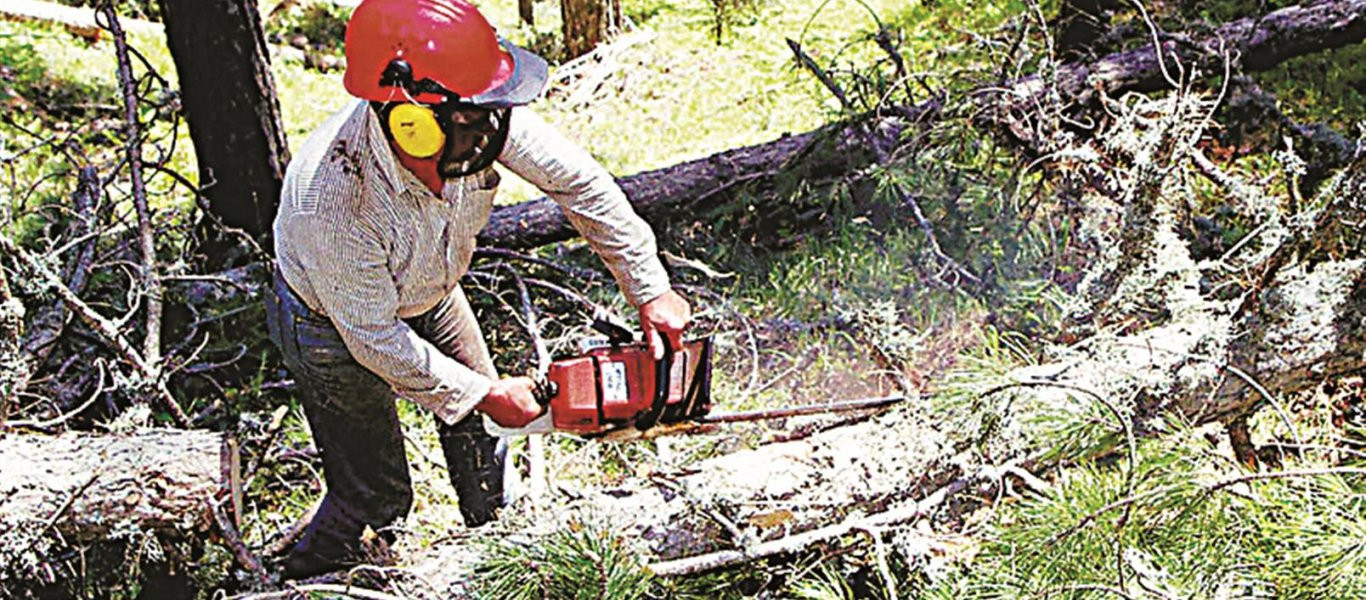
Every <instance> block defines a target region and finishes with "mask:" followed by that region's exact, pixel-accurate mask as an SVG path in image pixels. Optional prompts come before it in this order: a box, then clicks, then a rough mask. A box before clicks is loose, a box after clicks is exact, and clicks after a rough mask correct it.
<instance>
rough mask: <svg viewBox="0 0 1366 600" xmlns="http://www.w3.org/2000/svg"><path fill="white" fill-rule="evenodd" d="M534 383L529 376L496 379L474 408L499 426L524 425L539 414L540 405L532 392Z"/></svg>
mask: <svg viewBox="0 0 1366 600" xmlns="http://www.w3.org/2000/svg"><path fill="white" fill-rule="evenodd" d="M534 388H535V383H534V382H533V381H532V379H531V378H530V377H509V378H507V379H498V380H496V381H494V382H493V385H492V386H490V387H489V393H488V394H487V395H485V396H484V400H483V401H482V402H480V403H479V404H478V405H477V406H475V407H474V408H475V409H476V410H478V411H480V412H482V413H484V414H486V415H488V416H489V418H491V419H493V422H494V423H497V424H498V425H499V426H501V427H507V428H509V429H517V428H519V427H525V426H526V424H527V423H530V422H532V421H534V420H535V419H536V417H539V416H541V405H540V404H539V403H537V402H536V396H535V394H533V393H532V390H533V389H534Z"/></svg>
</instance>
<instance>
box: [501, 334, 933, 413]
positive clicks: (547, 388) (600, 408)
mask: <svg viewBox="0 0 1366 600" xmlns="http://www.w3.org/2000/svg"><path fill="white" fill-rule="evenodd" d="M593 327H594V329H596V330H598V331H599V332H600V333H603V334H605V335H606V337H605V339H604V338H590V339H586V340H584V341H583V342H581V343H580V349H579V350H580V351H579V353H578V354H576V355H572V356H565V357H561V358H558V359H555V360H553V361H551V363H550V366H549V368H548V369H547V370H546V372H545V373H544V374H542V375H540V376H538V377H536V386H535V391H534V395H535V396H536V400H537V402H539V403H540V404H541V407H542V413H541V416H539V417H537V418H536V419H535V420H533V421H532V422H531V423H530V424H528V425H526V426H525V427H522V428H518V429H508V428H502V427H498V426H497V425H495V424H493V423H492V422H491V421H486V424H487V426H488V428H489V430H490V431H491V432H492V433H494V434H497V435H504V436H506V435H524V434H530V433H549V432H552V431H559V432H566V433H571V434H575V435H579V436H582V437H587V438H599V437H601V438H608V439H627V438H631V437H637V436H634V435H632V434H636V433H640V432H647V431H651V430H654V429H658V430H661V431H669V430H671V429H675V430H676V429H680V426H681V428H682V429H689V428H691V427H689V426H702V425H708V424H714V423H734V422H743V421H759V420H765V419H776V418H781V417H791V416H797V415H808V414H819V413H832V412H844V411H851V410H860V409H874V408H880V407H884V406H889V405H892V404H896V403H898V402H902V401H904V400H906V397H905V396H885V397H879V398H864V399H859V400H845V401H840V402H828V403H822V404H812V405H803V406H791V407H783V408H777V409H766V410H755V411H745V412H732V413H718V414H714V413H712V412H711V408H712V400H711V359H712V354H713V343H712V338H711V336H710V335H707V336H701V337H695V338H691V339H685V340H683V343H682V345H681V347H679V348H673V347H670V345H669V343H668V342H667V341H665V342H664V344H665V351H664V353H663V357H662V358H661V359H659V360H657V361H656V360H655V359H654V357H653V355H652V353H651V351H650V348H649V346H648V345H647V344H645V343H643V342H641V341H639V340H637V339H636V338H635V335H634V334H633V333H632V332H631V331H630V330H628V329H626V328H625V327H623V326H620V325H617V324H614V323H612V322H609V321H605V320H601V319H599V320H597V321H595V322H594V324H593ZM646 437H653V436H646Z"/></svg>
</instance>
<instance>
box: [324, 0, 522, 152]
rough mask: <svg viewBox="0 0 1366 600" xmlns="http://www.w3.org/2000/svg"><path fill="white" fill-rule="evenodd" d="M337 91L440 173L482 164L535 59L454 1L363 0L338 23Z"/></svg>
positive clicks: (498, 142)
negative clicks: (341, 49) (342, 62)
mask: <svg viewBox="0 0 1366 600" xmlns="http://www.w3.org/2000/svg"><path fill="white" fill-rule="evenodd" d="M346 65H347V66H346V76H345V78H344V81H345V84H346V90H347V91H348V92H350V93H351V95H353V96H356V97H358V98H364V99H366V100H369V101H370V102H371V104H372V106H374V107H375V109H376V113H377V114H378V115H379V117H380V123H381V124H382V126H383V127H384V129H385V133H386V135H388V136H390V139H392V140H393V141H394V142H395V145H397V146H398V147H399V149H400V151H402V152H405V153H407V154H408V155H409V156H411V157H413V158H416V159H432V160H436V161H437V163H438V171H439V172H440V174H441V176H442V177H443V178H450V177H457V176H460V175H464V174H468V173H472V172H474V171H478V170H481V169H483V168H486V167H488V166H489V165H490V164H492V163H493V161H494V160H496V159H497V158H498V153H499V152H501V150H502V145H503V143H504V142H505V141H506V139H507V130H508V122H509V121H508V116H509V114H508V109H510V108H511V107H513V106H518V105H522V104H527V103H529V102H531V101H532V100H535V99H536V97H537V96H539V95H540V93H541V90H542V89H543V88H544V87H545V82H546V75H547V72H548V69H547V66H546V63H545V61H544V60H542V59H541V58H540V57H539V56H536V55H535V54H532V53H530V52H527V51H526V50H523V49H521V48H518V47H517V46H514V45H513V44H511V43H509V42H506V41H503V40H500V39H499V38H498V36H497V34H496V33H495V32H494V30H493V27H492V26H490V25H489V23H488V21H487V20H486V19H484V16H483V15H481V14H480V13H479V11H478V10H477V9H475V8H474V6H473V5H471V4H469V3H468V2H465V1H464V0H365V1H364V2H362V3H361V4H360V6H358V7H356V11H355V12H354V13H353V14H352V16H351V21H350V23H349V24H348V25H347V28H346Z"/></svg>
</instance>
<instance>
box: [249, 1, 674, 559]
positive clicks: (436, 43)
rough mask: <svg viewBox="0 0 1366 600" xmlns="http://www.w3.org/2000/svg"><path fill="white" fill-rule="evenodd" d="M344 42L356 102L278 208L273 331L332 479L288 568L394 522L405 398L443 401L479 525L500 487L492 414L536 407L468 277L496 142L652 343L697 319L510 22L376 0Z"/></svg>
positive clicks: (516, 419)
mask: <svg viewBox="0 0 1366 600" xmlns="http://www.w3.org/2000/svg"><path fill="white" fill-rule="evenodd" d="M346 60H347V69H346V74H345V85H346V89H347V91H348V92H349V93H350V94H351V95H353V96H356V97H357V98H358V100H357V101H356V102H354V103H353V104H351V105H350V106H347V107H346V108H344V109H342V110H341V111H339V112H337V113H336V114H334V115H333V116H332V117H330V118H329V119H328V120H327V122H325V123H324V124H323V125H322V126H320V127H319V128H318V130H317V131H315V132H314V133H313V134H312V135H311V136H310V137H309V138H308V140H307V141H306V142H305V143H304V145H303V148H302V149H301V150H300V151H299V153H298V154H297V155H296V156H295V157H294V159H293V161H292V162H291V164H290V165H289V171H288V173H287V174H286V176H285V182H284V190H283V192H282V197H281V203H280V213H279V215H278V216H277V217H276V220H275V239H276V254H277V257H278V269H277V273H276V278H275V286H274V292H275V293H274V297H273V301H272V302H270V303H268V305H269V306H268V307H269V308H270V311H269V312H270V321H271V322H270V325H271V336H272V339H274V340H275V341H276V343H277V344H278V345H279V346H280V348H281V350H282V352H283V354H284V359H285V364H286V366H287V367H288V368H289V369H290V371H291V373H292V374H293V376H294V378H295V382H296V389H297V390H298V391H299V394H300V396H301V398H302V401H303V405H304V410H305V413H306V414H307V416H308V421H309V426H310V429H311V430H312V432H313V438H314V441H315V443H316V445H317V446H318V449H319V450H320V451H321V453H322V461H323V477H324V479H325V480H326V482H327V495H326V496H325V497H324V499H323V502H322V504H321V505H320V508H319V509H318V512H317V514H316V516H315V517H314V518H313V520H312V521H311V522H310V524H309V525H308V528H307V529H306V530H305V533H304V534H303V537H302V539H301V540H300V541H299V543H298V544H297V545H296V546H295V547H294V548H293V549H292V550H291V551H290V555H289V556H288V557H287V558H286V561H285V575H286V576H287V577H291V578H297V577H305V576H309V575H313V574H317V573H322V572H326V571H329V570H332V569H335V568H337V567H339V566H344V565H345V564H347V563H348V562H350V561H352V560H354V559H355V558H356V557H355V553H356V552H357V546H358V542H359V538H360V537H361V535H362V533H363V532H364V530H365V529H366V528H367V527H368V528H370V529H372V530H374V531H376V532H380V533H381V535H386V532H387V530H386V527H387V526H389V525H390V524H391V523H393V522H394V521H395V520H396V519H399V518H401V517H403V516H404V515H406V514H407V512H408V510H409V509H410V507H411V504H412V491H411V481H410V479H409V476H408V464H407V460H406V458H405V455H404V447H403V436H402V433H401V431H400V428H399V422H398V417H397V414H396V413H395V402H394V401H395V397H396V396H403V397H406V398H409V399H411V400H413V401H416V402H417V403H419V404H420V405H422V406H423V407H426V408H427V409H430V410H431V411H432V412H433V413H435V415H436V417H437V421H438V429H439V432H440V439H441V445H442V450H443V453H444V454H445V456H446V461H447V464H448V465H449V468H450V476H451V482H452V484H454V486H455V489H456V492H457V494H458V496H459V501H460V510H461V513H462V515H463V517H464V519H465V522H466V524H467V525H469V526H477V525H480V524H482V523H485V522H487V521H489V520H491V519H492V518H494V516H495V510H496V509H497V508H498V507H499V506H500V505H501V497H502V480H501V474H502V464H501V463H502V460H503V453H502V449H501V448H500V446H499V444H498V441H497V438H494V437H492V436H489V435H488V434H487V433H485V432H484V429H483V426H482V417H481V416H480V415H479V414H477V413H482V414H483V415H487V416H488V417H489V418H491V419H492V420H493V421H494V422H496V423H497V424H499V425H501V426H504V427H520V426H523V425H525V424H527V423H528V422H530V421H531V420H532V419H534V418H535V417H537V416H538V415H539V414H540V412H541V408H540V406H539V405H538V404H537V402H536V401H535V399H534V396H533V382H532V380H531V379H530V378H527V377H509V378H501V379H500V378H498V376H497V375H496V373H495V371H494V367H493V362H492V361H491V360H490V358H489V354H488V349H487V347H486V346H485V344H484V340H483V337H482V335H481V333H480V331H479V326H478V324H477V323H476V322H475V319H474V315H473V314H472V312H471V310H470V306H469V304H468V303H467V302H466V299H465V296H464V294H463V292H462V291H461V289H460V286H459V284H458V282H459V280H460V277H461V276H462V275H464V274H465V271H466V270H467V268H468V266H469V262H470V257H471V255H472V253H473V251H474V240H475V235H476V234H477V233H478V231H479V230H480V228H482V227H483V226H484V224H485V223H486V222H487V220H488V216H489V212H490V210H491V208H492V205H493V196H494V192H495V190H496V188H497V185H498V181H499V176H498V174H497V173H496V172H495V171H494V170H493V168H492V164H493V162H494V161H495V160H497V161H498V162H501V163H502V164H503V166H504V167H506V168H507V169H508V170H509V171H511V172H513V173H515V174H517V175H518V176H520V177H522V178H524V179H526V180H528V181H530V182H531V183H533V184H535V185H536V186H537V187H539V188H540V189H541V190H542V191H544V192H545V193H546V194H547V195H549V196H550V197H551V198H554V199H555V200H556V201H557V202H558V203H559V205H560V207H561V208H562V209H563V210H564V211H565V213H566V215H567V216H568V218H569V220H570V222H571V223H573V225H574V226H575V227H576V228H577V229H578V230H579V231H580V232H581V233H582V234H583V235H584V237H585V238H587V240H588V242H589V244H590V245H591V246H592V248H593V249H594V250H595V251H596V252H597V253H598V254H599V256H601V257H602V259H603V260H604V262H605V263H606V264H607V266H608V268H609V269H610V270H611V271H612V273H613V275H614V276H615V277H616V280H617V283H618V286H619V288H620V289H621V291H622V293H623V294H624V295H625V296H626V298H627V299H628V300H629V301H630V302H631V303H632V304H633V305H635V306H637V307H639V310H640V317H641V325H642V329H643V330H644V333H645V335H646V338H647V339H648V340H649V341H650V343H651V345H652V347H653V348H654V349H655V352H656V356H660V355H662V352H663V344H662V342H661V341H660V340H659V336H665V337H666V338H667V339H668V340H669V341H670V342H671V343H672V344H673V345H674V347H678V345H679V343H680V339H679V338H680V336H681V335H682V331H683V329H684V328H685V327H686V326H687V323H688V320H689V318H690V308H689V305H688V303H687V302H686V301H685V300H684V299H683V298H682V297H681V296H679V295H678V294H677V293H676V292H674V291H672V290H671V289H670V284H669V279H668V276H667V275H666V274H665V272H664V268H663V266H662V265H661V264H660V263H659V259H658V256H657V252H656V249H655V241H654V236H653V234H652V233H651V231H650V229H649V226H648V225H647V224H646V223H645V222H644V221H642V220H641V219H640V218H639V217H638V216H637V215H636V214H635V213H634V211H633V210H632V209H631V207H630V205H629V204H628V203H627V201H626V197H625V195H624V194H623V193H622V192H621V189H620V188H619V187H617V185H616V184H615V182H614V181H613V180H612V178H611V176H610V175H609V174H608V173H607V172H606V170H605V169H603V168H602V167H601V166H600V165H598V164H597V162H596V161H594V160H593V159H592V157H591V156H589V155H588V153H587V152H585V151H584V150H583V149H581V148H579V147H577V146H575V145H574V144H573V143H571V142H570V141H569V140H567V139H565V138H564V137H563V136H562V135H560V134H559V133H558V132H557V131H555V130H554V129H553V128H552V127H551V126H549V125H547V124H546V123H545V122H544V121H542V120H541V119H540V117H538V116H537V115H536V114H535V113H532V112H531V111H530V110H529V109H527V108H525V107H524V106H523V105H525V104H527V103H529V102H531V101H532V100H534V99H535V98H536V97H537V96H538V95H539V94H540V92H541V91H542V88H543V87H544V85H545V81H546V73H547V67H546V63H545V61H544V60H542V59H541V58H540V57H538V56H536V55H534V54H532V53H530V52H527V51H525V50H523V49H521V48H518V47H516V46H514V45H512V44H510V43H508V42H506V41H502V40H500V39H499V38H498V37H497V35H496V34H495V32H494V30H493V28H492V27H491V26H490V25H489V24H488V22H487V21H486V20H485V19H484V17H483V16H482V15H481V14H480V13H479V11H478V10H476V9H475V8H474V6H472V5H470V4H468V3H467V2H465V1H464V0H366V1H365V2H363V3H362V4H361V5H360V6H359V7H357V8H356V10H355V12H354V13H353V15H352V17H351V21H350V23H349V24H348V26H347V32H346Z"/></svg>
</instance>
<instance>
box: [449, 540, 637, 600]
mask: <svg viewBox="0 0 1366 600" xmlns="http://www.w3.org/2000/svg"><path fill="white" fill-rule="evenodd" d="M483 550H484V552H483V558H482V561H481V563H480V564H479V565H478V566H477V567H476V569H475V580H474V588H475V589H476V590H477V593H478V595H479V597H481V598H498V599H500V600H504V599H505V600H532V599H540V598H564V599H566V600H568V599H580V600H596V599H599V598H639V597H642V596H644V595H645V593H646V592H647V591H648V590H649V589H650V586H651V576H650V575H649V574H648V573H647V572H646V571H645V570H644V569H643V567H642V566H641V564H640V562H639V557H638V555H637V554H636V553H635V552H634V551H633V550H632V549H631V548H630V547H629V546H628V545H627V544H626V543H625V542H624V541H622V539H621V538H620V537H617V534H616V533H615V532H610V531H607V530H605V529H601V528H599V527H596V526H592V525H587V526H579V527H571V528H567V529H562V530H560V531H556V532H555V533H552V534H549V535H547V536H545V537H542V538H539V539H534V540H532V541H530V542H529V543H528V542H519V541H514V540H510V539H504V540H497V541H490V542H486V543H485V544H484V547H483Z"/></svg>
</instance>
